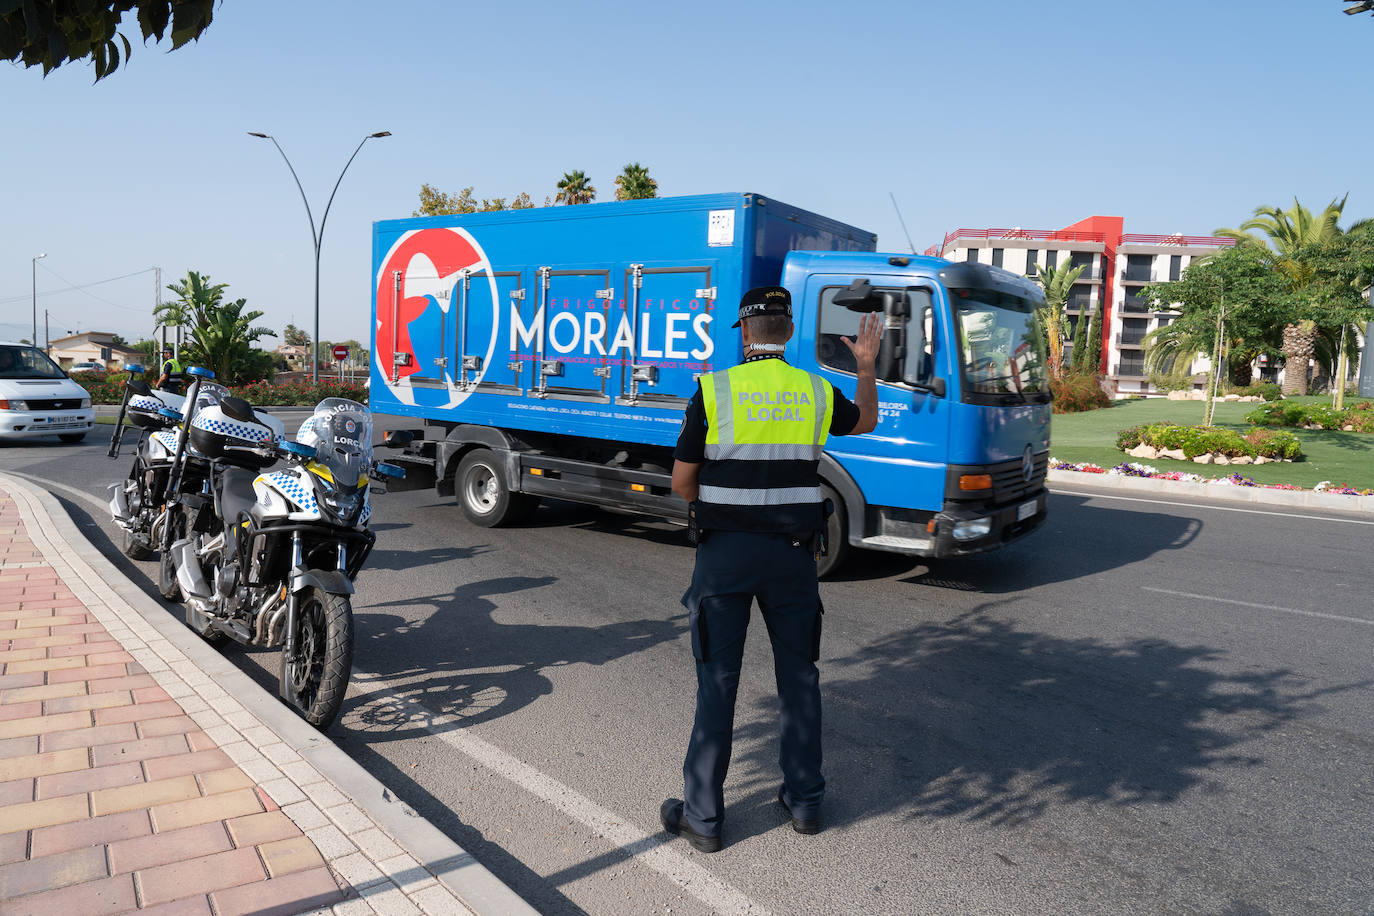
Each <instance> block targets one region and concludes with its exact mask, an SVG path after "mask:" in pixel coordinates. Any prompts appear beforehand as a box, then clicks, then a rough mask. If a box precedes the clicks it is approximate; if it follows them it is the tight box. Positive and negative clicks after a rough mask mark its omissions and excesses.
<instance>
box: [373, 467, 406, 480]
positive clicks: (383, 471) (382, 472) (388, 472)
mask: <svg viewBox="0 0 1374 916" xmlns="http://www.w3.org/2000/svg"><path fill="white" fill-rule="evenodd" d="M377 474H378V475H379V476H381V477H394V478H396V479H397V480H399V479H401V478H403V477H405V476H406V469H405V468H402V467H397V466H396V465H394V464H378V465H377Z"/></svg>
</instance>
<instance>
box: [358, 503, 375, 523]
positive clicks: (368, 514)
mask: <svg viewBox="0 0 1374 916" xmlns="http://www.w3.org/2000/svg"><path fill="white" fill-rule="evenodd" d="M370 518H372V503H370V502H368V503H366V504H364V505H363V514H362V516H361V517H360V518H359V519H358V527H359V528H366V527H367V520H368V519H370Z"/></svg>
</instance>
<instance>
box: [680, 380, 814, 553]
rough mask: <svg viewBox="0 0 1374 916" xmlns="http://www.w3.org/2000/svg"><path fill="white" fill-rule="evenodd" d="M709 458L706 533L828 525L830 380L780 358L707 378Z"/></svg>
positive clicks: (703, 509) (701, 519) (702, 497)
mask: <svg viewBox="0 0 1374 916" xmlns="http://www.w3.org/2000/svg"><path fill="white" fill-rule="evenodd" d="M701 395H702V403H703V407H704V408H705V413H706V423H707V428H706V456H705V457H706V463H705V464H703V465H702V468H701V476H700V478H699V483H700V490H699V493H698V496H697V507H696V508H697V524H698V525H699V526H700V527H701V528H702V529H703V530H707V531H711V530H725V531H768V532H777V533H783V534H804V533H807V532H811V531H815V530H816V529H817V528H819V527H821V525H822V524H823V522H824V519H823V518H822V515H821V508H820V504H821V487H820V478H819V477H818V476H817V467H818V466H819V464H820V460H821V452H822V450H823V449H824V447H825V439H826V436H827V435H828V434H829V431H830V415H831V412H832V411H833V410H834V406H835V405H834V402H833V401H832V400H831V388H830V383H829V382H827V381H826V380H825V379H823V378H821V377H820V376H818V375H812V374H811V373H810V372H807V371H805V370H803V369H794V368H792V367H791V366H789V365H787V363H785V362H783V361H782V360H781V359H760V360H754V361H752V362H746V363H741V364H740V365H738V366H735V367H733V368H731V369H726V370H724V371H721V372H712V373H710V374H709V375H705V376H702V379H701Z"/></svg>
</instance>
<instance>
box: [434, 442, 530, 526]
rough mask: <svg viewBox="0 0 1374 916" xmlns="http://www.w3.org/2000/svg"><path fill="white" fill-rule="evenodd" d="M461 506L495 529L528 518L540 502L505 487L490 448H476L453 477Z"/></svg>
mask: <svg viewBox="0 0 1374 916" xmlns="http://www.w3.org/2000/svg"><path fill="white" fill-rule="evenodd" d="M453 489H454V492H455V493H456V494H457V496H458V508H460V509H462V510H463V515H464V516H466V517H467V520H468V521H470V522H472V523H473V524H474V525H480V526H481V527H483V528H495V527H497V526H498V525H508V524H511V523H513V522H521V521H524V520H525V519H527V518H529V517H530V515H531V514H532V513H533V512H534V509H535V506H537V505H539V498H538V497H537V496H530V495H528V494H526V493H512V492H511V489H510V487H508V486H506V480H505V477H504V476H503V474H502V471H501V462H500V461H498V460H497V458H496V453H495V452H493V451H492V450H491V449H487V448H478V449H473V450H472V451H470V452H468V453H467V454H466V455H464V456H463V460H462V461H460V462H458V473H457V474H456V475H455V477H454V482H453Z"/></svg>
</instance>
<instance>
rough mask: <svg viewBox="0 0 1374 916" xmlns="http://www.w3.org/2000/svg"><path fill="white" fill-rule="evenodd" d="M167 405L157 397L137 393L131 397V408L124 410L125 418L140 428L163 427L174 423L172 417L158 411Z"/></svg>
mask: <svg viewBox="0 0 1374 916" xmlns="http://www.w3.org/2000/svg"><path fill="white" fill-rule="evenodd" d="M166 406H167V405H166V404H163V403H162V402H161V401H159V400H158V399H157V398H151V397H148V396H147V395H146V394H136V395H134V396H133V397H131V398H129V408H128V410H126V411H125V412H124V419H125V420H127V421H128V422H129V423H130V424H132V425H133V426H137V427H138V428H139V429H163V428H165V427H167V426H170V425H171V423H172V420H171V419H169V418H168V417H164V416H161V415H160V414H159V413H158V411H160V410H162V409H163V408H164V407H166Z"/></svg>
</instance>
